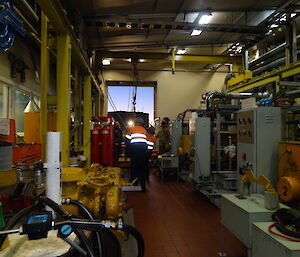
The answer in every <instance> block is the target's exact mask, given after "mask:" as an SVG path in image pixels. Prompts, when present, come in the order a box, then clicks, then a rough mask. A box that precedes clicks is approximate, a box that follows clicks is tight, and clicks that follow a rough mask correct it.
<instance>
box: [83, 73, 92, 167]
mask: <svg viewBox="0 0 300 257" xmlns="http://www.w3.org/2000/svg"><path fill="white" fill-rule="evenodd" d="M83 87H84V88H83V106H84V107H83V152H84V156H85V157H86V158H87V165H88V166H90V165H91V125H90V124H91V115H92V98H91V76H90V75H88V76H85V77H84V86H83Z"/></svg>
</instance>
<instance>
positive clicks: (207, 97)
mask: <svg viewBox="0 0 300 257" xmlns="http://www.w3.org/2000/svg"><path fill="white" fill-rule="evenodd" d="M252 96H257V94H255V93H228V92H221V91H209V92H206V93H203V94H202V99H203V100H208V101H210V100H212V99H215V98H227V99H244V98H248V97H252Z"/></svg>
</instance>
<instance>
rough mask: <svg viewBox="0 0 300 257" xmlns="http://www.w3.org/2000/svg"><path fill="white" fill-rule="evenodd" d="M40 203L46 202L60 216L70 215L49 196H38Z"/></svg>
mask: <svg viewBox="0 0 300 257" xmlns="http://www.w3.org/2000/svg"><path fill="white" fill-rule="evenodd" d="M39 202H40V204H43V203H44V204H46V205H47V206H49V207H50V208H51V209H52V210H53V211H55V212H56V213H57V214H59V215H61V216H70V214H69V213H68V212H67V211H66V210H65V209H63V208H61V207H60V206H59V205H58V204H57V203H56V202H54V201H52V200H51V199H50V198H47V197H40V198H39Z"/></svg>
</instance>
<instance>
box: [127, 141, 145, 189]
mask: <svg viewBox="0 0 300 257" xmlns="http://www.w3.org/2000/svg"><path fill="white" fill-rule="evenodd" d="M130 153H131V181H132V180H134V179H135V178H138V179H139V181H140V184H141V187H142V190H143V191H145V189H146V186H145V181H146V179H147V176H148V145H147V143H132V144H131V145H130Z"/></svg>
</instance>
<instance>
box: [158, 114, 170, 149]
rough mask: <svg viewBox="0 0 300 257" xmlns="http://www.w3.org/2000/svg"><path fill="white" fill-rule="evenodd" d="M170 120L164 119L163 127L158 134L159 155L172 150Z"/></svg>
mask: <svg viewBox="0 0 300 257" xmlns="http://www.w3.org/2000/svg"><path fill="white" fill-rule="evenodd" d="M169 122H170V120H169V118H168V117H165V118H163V119H162V122H161V127H160V129H159V131H158V133H157V138H158V148H159V154H164V153H167V152H169V151H170V149H171V132H170V123H169Z"/></svg>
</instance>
